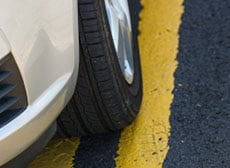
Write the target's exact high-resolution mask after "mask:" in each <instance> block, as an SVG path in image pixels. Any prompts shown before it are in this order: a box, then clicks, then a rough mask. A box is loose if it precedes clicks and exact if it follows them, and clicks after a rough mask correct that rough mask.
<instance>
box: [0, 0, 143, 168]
mask: <svg viewBox="0 0 230 168" xmlns="http://www.w3.org/2000/svg"><path fill="white" fill-rule="evenodd" d="M132 3H133V1H131V0H130V1H128V0H65V1H63V0H36V1H34V0H20V1H19V0H4V1H3V0H1V1H0V4H1V5H0V167H1V166H3V167H10V168H14V167H18V165H20V167H23V166H26V165H27V163H28V161H29V160H31V159H32V158H33V157H34V156H35V155H36V153H37V152H39V151H40V150H41V148H42V147H43V146H45V144H46V143H47V142H48V141H49V140H50V139H51V138H52V136H53V135H54V134H55V133H56V136H60V137H75V136H84V135H88V134H95V133H102V132H107V131H113V130H117V129H121V128H124V127H125V126H127V125H129V124H130V123H131V122H132V121H133V120H134V119H135V117H136V115H137V113H138V111H139V108H140V104H141V99H142V80H141V68H140V60H139V52H138V41H137V35H138V31H137V23H136V22H137V19H136V18H137V16H136V12H135V8H134V5H133V4H132ZM61 112H62V113H61ZM16 165H17V166H16Z"/></svg>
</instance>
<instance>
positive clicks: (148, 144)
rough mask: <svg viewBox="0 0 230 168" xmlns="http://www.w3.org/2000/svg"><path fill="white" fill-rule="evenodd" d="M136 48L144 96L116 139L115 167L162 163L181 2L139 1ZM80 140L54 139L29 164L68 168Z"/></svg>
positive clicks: (181, 9)
mask: <svg viewBox="0 0 230 168" xmlns="http://www.w3.org/2000/svg"><path fill="white" fill-rule="evenodd" d="M141 3H142V5H143V7H144V8H143V11H142V13H141V22H140V28H139V29H140V32H141V34H140V36H139V43H140V52H141V61H142V70H143V82H144V97H143V104H142V109H141V112H140V114H139V116H138V118H137V119H136V121H135V122H134V123H133V124H132V125H131V126H129V127H128V128H126V129H125V130H124V131H123V132H122V134H121V138H120V140H119V150H118V151H117V153H118V157H117V158H116V159H115V161H116V165H117V167H122V168H126V167H127V168H135V167H146V168H147V167H148V168H149V167H153V168H155V167H162V164H163V161H164V159H165V157H166V154H167V152H168V149H169V147H168V139H169V136H170V133H169V132H170V123H169V116H170V104H171V102H172V99H173V95H172V90H173V87H174V77H173V74H174V71H175V69H176V66H177V62H176V56H177V48H178V43H179V40H178V39H179V37H178V30H179V26H180V21H181V16H182V13H183V6H182V3H183V0H142V1H141ZM79 143H80V142H79V139H72V140H53V141H52V142H50V143H49V145H48V146H47V147H46V148H45V149H44V151H43V153H42V154H40V155H39V156H38V157H37V159H36V160H35V161H34V162H32V163H31V165H30V168H70V167H71V166H72V160H73V156H74V155H75V151H76V150H77V147H78V145H79Z"/></svg>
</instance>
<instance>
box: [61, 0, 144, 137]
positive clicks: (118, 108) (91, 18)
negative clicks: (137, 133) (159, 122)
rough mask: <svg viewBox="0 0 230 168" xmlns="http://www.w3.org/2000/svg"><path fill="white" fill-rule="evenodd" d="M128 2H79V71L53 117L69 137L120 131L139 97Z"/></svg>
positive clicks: (134, 35)
mask: <svg viewBox="0 0 230 168" xmlns="http://www.w3.org/2000/svg"><path fill="white" fill-rule="evenodd" d="M133 2H134V1H131V0H130V1H128V0H79V29H80V45H81V46H80V47H81V56H80V69H79V76H78V81H77V86H76V90H75V93H74V95H73V98H72V99H71V101H70V103H69V104H68V105H67V107H66V108H65V110H64V111H63V112H62V114H61V115H60V117H59V119H58V125H59V128H60V129H59V131H60V132H62V134H63V135H65V136H69V137H73V136H79V135H87V134H92V133H102V132H107V131H113V130H117V129H121V128H124V127H125V126H127V125H129V124H130V123H131V122H132V121H133V120H134V119H135V117H136V115H137V113H138V111H139V109H140V105H141V99H142V79H141V67H140V58H139V51H138V42H137V32H138V31H137V24H136V22H137V18H136V17H138V16H136V15H135V14H136V12H135V11H134V5H133V4H132V3H133Z"/></svg>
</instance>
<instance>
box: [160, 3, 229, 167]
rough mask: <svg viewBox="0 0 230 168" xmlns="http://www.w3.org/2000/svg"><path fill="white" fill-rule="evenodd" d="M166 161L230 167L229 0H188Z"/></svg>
mask: <svg viewBox="0 0 230 168" xmlns="http://www.w3.org/2000/svg"><path fill="white" fill-rule="evenodd" d="M179 34H180V40H179V53H178V57H177V60H178V62H179V65H178V68H177V70H176V72H175V89H174V91H173V93H174V100H173V103H172V106H171V117H170V123H171V136H170V140H169V145H170V150H169V153H168V155H167V158H166V160H165V162H164V167H170V168H172V167H177V168H178V167H187V168H190V167H191V168H192V167H209V168H211V167H213V168H214V167H215V168H224V167H230V0H215V1H213V0H205V1H201V0H185V2H184V15H183V17H182V25H181V27H180V32H179Z"/></svg>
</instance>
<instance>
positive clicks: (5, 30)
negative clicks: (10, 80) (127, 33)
mask: <svg viewBox="0 0 230 168" xmlns="http://www.w3.org/2000/svg"><path fill="white" fill-rule="evenodd" d="M0 4H1V5H0V49H1V51H0V59H1V58H3V57H4V56H5V55H7V53H9V52H11V53H12V54H13V56H14V59H15V61H16V63H17V65H18V67H19V70H20V72H21V74H22V78H23V81H24V84H25V89H26V92H27V97H28V107H27V109H26V110H25V111H24V112H23V113H22V114H20V115H19V116H18V117H17V118H15V119H14V120H12V121H11V122H10V123H8V124H7V125H5V126H3V127H2V128H1V129H0V153H1V155H0V166H1V165H3V164H5V163H6V162H8V161H10V160H11V159H13V158H14V157H16V156H17V155H19V154H20V153H21V152H23V151H24V150H26V149H27V148H28V147H29V146H30V145H31V144H33V143H34V142H35V141H36V140H37V139H38V138H39V137H40V136H41V135H42V134H43V133H44V132H45V131H46V129H47V128H48V127H49V126H50V124H51V123H53V122H54V121H55V119H56V118H57V116H58V115H59V113H60V112H61V110H62V109H63V108H64V106H65V105H66V103H67V102H68V101H69V100H70V98H71V96H72V94H73V92H74V89H75V85H76V79H77V73H78V64H79V42H78V16H77V13H78V12H77V0H65V1H63V0H36V1H34V0H20V1H18V0H7V1H3V0H0ZM2 153H4V155H2Z"/></svg>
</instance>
